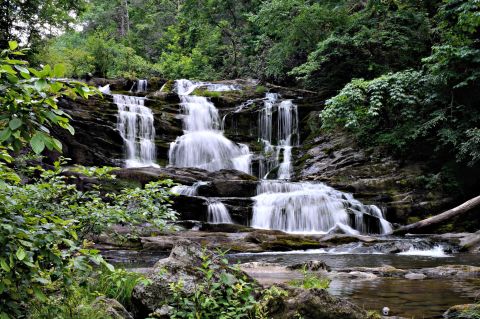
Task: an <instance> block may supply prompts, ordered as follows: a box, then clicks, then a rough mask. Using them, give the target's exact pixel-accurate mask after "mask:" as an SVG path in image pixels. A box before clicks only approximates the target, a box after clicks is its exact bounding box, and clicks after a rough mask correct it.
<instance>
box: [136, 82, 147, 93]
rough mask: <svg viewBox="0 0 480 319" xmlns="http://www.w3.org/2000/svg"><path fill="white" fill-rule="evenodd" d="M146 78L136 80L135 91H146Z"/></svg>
mask: <svg viewBox="0 0 480 319" xmlns="http://www.w3.org/2000/svg"><path fill="white" fill-rule="evenodd" d="M147 85H148V81H147V80H138V81H137V93H138V92H146V91H147Z"/></svg>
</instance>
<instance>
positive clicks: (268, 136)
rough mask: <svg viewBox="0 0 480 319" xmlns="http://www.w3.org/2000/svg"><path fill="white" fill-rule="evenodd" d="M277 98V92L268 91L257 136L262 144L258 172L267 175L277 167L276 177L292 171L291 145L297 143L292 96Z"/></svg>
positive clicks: (289, 174) (296, 120)
mask: <svg viewBox="0 0 480 319" xmlns="http://www.w3.org/2000/svg"><path fill="white" fill-rule="evenodd" d="M278 100H279V95H278V94H276V93H267V95H266V98H265V101H264V107H263V108H262V109H261V110H260V112H259V116H258V127H259V140H260V143H261V144H262V148H263V149H262V153H263V158H262V159H261V160H260V163H259V175H260V177H261V178H266V177H267V176H268V175H269V173H270V172H271V171H272V170H273V169H275V168H278V171H277V177H278V179H287V180H288V179H290V178H291V171H292V167H291V166H292V164H291V162H292V148H293V146H296V145H297V143H298V141H297V140H298V138H297V136H298V110H297V106H296V105H295V104H293V102H292V101H291V100H284V101H281V102H278ZM274 113H276V117H277V125H276V129H277V136H276V143H274V140H273V137H274V134H273V128H274V125H273V123H274ZM280 159H282V160H281V162H280Z"/></svg>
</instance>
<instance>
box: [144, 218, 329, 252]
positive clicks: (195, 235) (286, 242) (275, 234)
mask: <svg viewBox="0 0 480 319" xmlns="http://www.w3.org/2000/svg"><path fill="white" fill-rule="evenodd" d="M223 226H224V230H223V231H222V227H223ZM203 227H205V229H209V228H210V229H211V230H212V231H208V232H207V231H178V232H173V233H166V234H159V235H157V236H145V237H141V238H140V240H141V244H142V247H143V249H146V250H149V251H168V250H170V249H171V248H172V247H173V246H174V243H175V242H176V241H178V240H182V239H187V240H189V241H192V242H195V243H199V244H202V245H204V246H206V247H208V248H209V249H212V250H214V249H217V248H219V249H222V250H229V251H230V252H232V253H233V252H262V251H272V250H276V251H289V250H299V249H309V248H318V247H322V246H324V245H323V244H321V243H320V242H319V241H318V240H317V239H316V238H314V237H311V236H301V235H292V234H286V233H283V232H281V231H272V230H256V229H251V228H248V227H245V226H242V225H231V224H223V225H222V224H219V225H208V224H205V225H204V226H202V228H203ZM225 231H231V232H229V233H227V232H225Z"/></svg>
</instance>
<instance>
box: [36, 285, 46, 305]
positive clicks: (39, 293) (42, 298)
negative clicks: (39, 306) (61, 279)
mask: <svg viewBox="0 0 480 319" xmlns="http://www.w3.org/2000/svg"><path fill="white" fill-rule="evenodd" d="M33 294H34V295H35V297H36V298H37V299H38V300H40V301H41V302H46V301H47V297H45V294H44V293H43V292H42V291H41V290H40V289H39V288H38V287H33Z"/></svg>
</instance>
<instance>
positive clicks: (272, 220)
mask: <svg viewBox="0 0 480 319" xmlns="http://www.w3.org/2000/svg"><path fill="white" fill-rule="evenodd" d="M257 194H258V195H257V196H255V197H254V198H253V199H254V201H255V204H254V207H253V218H252V223H251V225H252V227H255V228H261V229H277V230H282V231H285V232H290V233H302V234H325V233H328V232H330V231H334V230H336V229H337V228H339V229H340V230H342V231H343V232H345V233H348V234H359V233H367V232H368V228H367V226H366V225H365V224H364V221H363V217H364V214H370V215H372V216H374V217H378V219H379V220H380V225H379V228H380V229H379V230H380V233H382V234H384V233H388V232H390V231H391V226H390V224H389V223H388V222H387V221H385V220H384V217H383V215H382V213H381V211H380V210H379V209H378V207H376V206H368V205H363V204H362V203H360V202H359V201H357V200H355V199H354V198H353V196H352V195H351V194H347V193H343V192H340V191H337V190H335V189H333V188H331V187H329V186H327V185H325V184H314V183H292V182H283V181H266V180H264V181H262V182H261V183H260V184H259V186H258V187H257ZM349 214H350V215H353V216H354V218H353V219H354V220H355V223H352V218H350V217H349ZM382 220H383V221H382Z"/></svg>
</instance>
